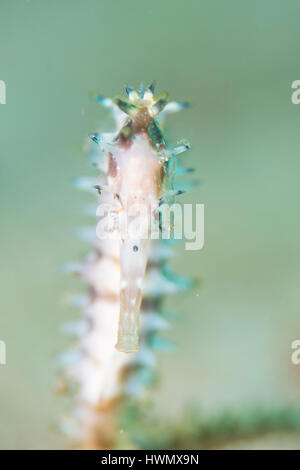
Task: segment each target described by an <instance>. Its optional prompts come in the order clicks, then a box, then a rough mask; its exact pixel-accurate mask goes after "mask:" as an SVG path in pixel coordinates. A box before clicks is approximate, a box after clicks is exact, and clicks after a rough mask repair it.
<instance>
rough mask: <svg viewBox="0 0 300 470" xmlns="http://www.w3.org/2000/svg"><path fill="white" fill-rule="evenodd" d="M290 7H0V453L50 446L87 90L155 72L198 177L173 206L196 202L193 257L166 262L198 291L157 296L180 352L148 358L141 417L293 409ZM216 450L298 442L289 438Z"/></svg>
mask: <svg viewBox="0 0 300 470" xmlns="http://www.w3.org/2000/svg"><path fill="white" fill-rule="evenodd" d="M299 15H300V2H299V1H297V0H288V1H286V2H281V1H279V0H263V1H262V0H252V1H251V2H249V1H248V2H246V1H243V2H241V1H239V0H227V1H226V2H222V1H221V0H218V1H216V0H200V1H199V0H186V1H185V2H182V1H178V0H165V1H164V2H162V1H159V0H152V1H150V2H141V1H135V0H128V1H126V2H123V1H118V0H115V1H114V2H112V1H110V0H84V1H83V0H77V1H76V2H73V1H71V0H59V1H58V0H52V1H51V2H50V1H46V0H42V1H41V0H39V1H38V0H27V1H26V0H12V1H11V0H1V15H0V79H1V80H4V81H5V82H6V87H7V98H6V99H7V104H6V105H0V145H1V163H0V164H1V171H0V207H1V232H0V236H1V272H0V276H1V298H0V302H1V317H0V339H1V340H4V341H5V342H6V347H7V365H6V366H0V448H2V449H14V448H18V449H21V448H22V449H41V448H42V449H51V448H63V447H64V446H65V443H64V440H63V439H62V437H61V435H60V433H59V431H58V429H57V421H58V418H59V416H60V414H61V412H62V409H63V405H62V403H61V401H60V399H59V398H57V397H56V396H55V394H54V392H53V389H54V384H55V370H56V367H57V364H56V360H57V359H56V358H57V355H58V354H59V353H61V352H62V351H63V350H65V349H66V348H67V347H68V345H69V344H70V341H69V340H68V338H65V337H64V336H63V335H62V334H61V333H60V332H59V328H60V325H61V324H62V323H64V322H65V321H68V320H70V319H74V318H76V317H77V312H76V311H74V310H73V309H71V308H70V307H68V306H67V305H66V304H65V298H66V295H67V294H68V293H70V292H76V289H77V288H78V287H79V286H80V282H79V281H77V280H74V279H72V278H71V279H69V278H68V277H64V276H63V275H61V273H60V271H59V266H60V265H61V264H62V263H64V262H67V261H70V260H74V261H78V260H79V261H80V260H81V259H82V258H83V256H84V255H85V253H86V251H87V246H86V245H85V244H84V243H82V242H80V241H78V240H76V238H75V237H74V236H73V230H74V228H76V227H78V226H80V225H85V224H86V220H85V218H84V217H83V216H82V215H81V214H80V208H81V206H82V205H83V204H84V203H86V202H87V199H86V196H85V194H84V193H83V194H82V193H80V192H78V191H76V190H74V189H73V188H72V187H71V186H70V184H69V183H70V181H71V180H72V178H73V177H77V176H81V175H91V174H93V172H92V171H91V170H90V169H89V166H88V163H87V160H86V156H85V154H84V153H83V151H82V144H83V142H84V140H85V138H86V136H87V134H88V133H89V132H93V131H94V130H95V129H96V128H97V124H98V123H99V122H101V120H103V119H107V113H106V112H105V110H103V109H102V108H100V107H99V105H97V104H96V103H94V102H93V101H92V100H91V99H90V97H89V92H90V91H92V90H97V91H99V92H100V93H103V94H104V95H108V96H114V95H115V94H117V93H119V91H120V90H121V88H122V87H123V85H124V84H129V85H131V86H137V85H138V84H139V82H140V81H144V82H145V83H146V84H147V83H148V82H149V83H150V82H151V81H152V80H153V79H156V80H157V87H158V90H160V91H162V90H164V89H167V90H168V91H169V94H170V98H171V99H172V100H173V99H175V100H179V101H182V100H188V101H189V102H190V103H191V104H192V107H191V108H190V109H189V110H187V111H184V112H182V113H180V114H177V115H174V116H171V117H170V118H169V121H168V129H167V136H168V139H169V141H170V142H174V143H175V142H176V141H177V140H178V139H180V138H182V137H185V138H187V139H188V140H189V141H190V142H191V143H192V151H191V152H190V153H189V155H188V156H187V157H186V162H187V163H188V166H195V167H196V169H197V176H198V177H199V178H200V179H201V185H200V186H199V188H197V190H196V191H194V192H191V193H188V194H186V195H184V197H183V199H182V201H183V202H199V203H204V204H205V246H204V248H203V250H201V251H199V252H191V251H190V252H188V251H184V250H183V249H179V251H178V257H177V258H176V260H175V261H174V263H173V266H174V268H175V269H176V270H177V271H178V272H179V273H182V274H186V275H191V276H197V277H198V278H200V279H201V283H200V284H199V286H198V287H197V288H196V289H195V290H194V291H192V292H189V293H187V294H186V295H183V296H180V297H177V298H175V297H174V298H172V299H168V301H167V305H168V307H169V308H170V309H172V308H173V309H176V310H177V311H178V312H179V313H180V316H179V320H178V321H177V322H176V323H175V324H174V325H173V326H172V329H171V330H170V331H169V332H168V337H169V338H170V339H172V340H174V341H176V343H177V345H178V349H177V352H176V353H175V354H169V355H168V354H161V355H160V357H159V369H160V375H161V380H160V384H159V387H157V388H156V390H155V391H154V392H153V400H154V412H155V414H156V415H157V416H159V417H160V418H162V419H173V418H175V419H177V417H178V416H181V415H184V414H185V410H188V409H190V407H192V406H193V407H196V408H197V409H198V410H199V414H200V415H201V416H202V417H203V419H205V420H208V421H209V420H210V419H211V417H212V416H214V417H215V416H217V415H218V413H220V414H222V413H224V412H226V413H237V414H239V413H244V412H245V410H249V409H260V410H262V412H263V413H264V412H265V411H266V410H269V409H270V408H273V407H274V408H275V409H281V408H285V407H288V408H291V409H292V410H293V409H295V410H296V409H297V408H298V406H300V366H298V367H297V366H296V365H292V363H291V358H290V356H291V352H292V350H291V343H292V341H293V340H295V339H299V338H300V289H299V287H300V266H299V261H300V219H299V209H298V199H299V172H300V158H299V148H300V133H299V124H300V105H299V106H297V105H293V104H292V103H291V93H292V89H291V83H292V82H293V81H294V80H297V79H300V62H299ZM292 414H293V413H292ZM293 416H296V414H295V415H293ZM296 424H297V423H296ZM298 424H299V425H300V422H298ZM296 427H297V425H296ZM224 445H226V446H227V447H229V448H247V447H250V448H265V447H267V448H300V435H299V434H298V433H297V432H296V431H293V432H291V431H288V432H287V431H280V430H279V431H276V432H274V433H267V434H265V433H264V434H262V435H258V436H257V435H254V436H253V435H251V436H249V438H244V439H242V440H241V439H239V436H237V439H235V440H234V442H229V443H226V444H224Z"/></svg>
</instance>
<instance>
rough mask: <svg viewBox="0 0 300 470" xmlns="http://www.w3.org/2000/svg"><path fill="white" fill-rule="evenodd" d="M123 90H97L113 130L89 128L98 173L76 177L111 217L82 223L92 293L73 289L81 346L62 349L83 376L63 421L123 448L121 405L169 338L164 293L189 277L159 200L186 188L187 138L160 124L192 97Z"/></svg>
mask: <svg viewBox="0 0 300 470" xmlns="http://www.w3.org/2000/svg"><path fill="white" fill-rule="evenodd" d="M125 90H126V94H127V97H126V98H124V97H121V96H118V97H116V98H115V99H110V98H105V97H103V96H100V95H95V98H96V101H97V102H98V103H100V104H101V105H102V106H104V107H105V108H107V109H109V111H110V112H111V114H112V116H113V118H114V121H115V125H116V129H115V131H114V132H112V133H93V134H90V136H89V137H90V139H91V140H92V142H93V143H92V144H91V147H90V148H89V154H90V155H91V158H92V160H93V162H94V164H95V165H96V166H97V168H98V171H99V177H98V180H97V181H95V180H87V179H78V180H77V181H76V185H77V186H78V187H80V188H82V189H88V190H93V191H95V190H97V191H95V194H98V209H97V214H98V215H102V216H103V215H104V213H103V208H104V207H106V208H107V207H108V208H109V209H110V211H109V214H108V215H107V216H106V220H105V224H103V221H104V219H105V217H104V218H102V219H101V221H100V222H99V223H98V226H97V230H95V229H93V232H92V233H91V232H88V236H87V232H86V231H83V232H82V233H83V235H84V236H85V237H87V238H88V239H89V240H90V241H91V242H92V246H93V249H92V252H91V253H90V254H89V255H88V256H87V258H86V260H85V261H84V262H83V263H82V264H80V265H77V264H76V265H74V264H72V265H71V266H69V267H68V271H71V272H76V273H78V274H79V275H80V276H81V278H82V279H83V281H84V283H85V284H86V286H87V290H88V296H87V298H85V299H83V300H82V298H81V297H80V298H78V297H76V298H75V301H76V303H79V304H80V306H82V307H83V319H82V320H81V321H79V322H77V323H75V324H71V325H66V326H65V327H64V331H67V332H69V333H72V334H76V335H77V336H78V342H77V345H76V347H75V348H74V350H73V351H71V353H69V354H67V355H64V356H63V358H62V359H63V362H64V364H65V368H66V370H65V376H66V377H67V378H69V379H72V380H74V379H75V382H76V383H77V388H76V392H75V407H74V412H73V413H72V415H73V420H72V423H73V424H72V426H71V427H70V426H67V425H66V423H69V425H70V421H65V428H66V429H68V430H70V429H71V431H72V435H73V439H74V440H77V442H78V443H79V445H80V446H81V447H83V448H97V449H112V448H115V447H116V445H117V440H118V439H117V438H118V435H119V434H118V429H119V420H118V414H119V413H120V405H121V404H122V403H123V402H124V400H126V397H128V396H134V397H137V396H140V395H141V394H142V393H143V390H144V388H145V387H146V386H148V385H149V384H150V383H151V382H152V380H153V377H154V376H155V364H156V358H155V355H154V351H155V350H156V349H160V348H163V349H165V348H167V347H169V346H170V344H169V343H168V341H167V340H165V339H164V338H163V337H161V336H160V331H162V330H165V329H167V328H168V325H169V323H168V313H167V312H164V309H163V299H164V297H165V295H167V294H174V293H178V292H182V291H184V290H186V289H187V288H189V287H190V286H191V284H192V281H190V280H189V279H185V278H181V277H177V276H175V275H174V274H171V272H170V270H169V268H168V267H167V260H168V259H169V258H170V256H171V255H172V252H173V251H172V247H170V246H169V244H168V240H162V239H161V238H160V236H159V234H160V233H161V230H162V226H161V223H162V219H161V212H160V207H161V206H162V203H166V202H167V203H170V202H172V201H173V200H174V197H175V196H176V195H177V194H181V193H182V192H183V191H182V190H180V189H177V184H176V180H175V176H177V175H180V176H181V175H184V174H188V173H190V172H191V170H190V169H186V168H184V166H183V165H182V164H181V163H180V162H179V160H178V158H177V157H178V156H179V155H180V154H182V153H183V152H185V151H186V150H188V149H189V148H190V145H189V143H188V142H186V141H181V142H179V143H178V144H177V145H175V146H170V145H168V144H167V143H166V140H165V137H164V136H163V133H162V130H161V128H162V126H163V123H164V120H165V118H166V116H167V115H168V114H170V113H174V112H177V111H180V110H182V109H184V108H186V107H187V106H188V105H187V103H179V102H173V101H171V102H170V101H168V94H167V93H166V92H164V93H162V94H160V95H159V96H155V95H154V84H151V85H150V86H148V87H146V88H145V87H144V86H143V85H142V84H141V85H140V87H139V89H138V91H136V90H134V89H133V88H131V87H129V86H126V87H125ZM132 216H133V219H134V223H133V224H131V227H130V228H131V231H130V233H129V231H128V219H130V217H132ZM125 225H126V227H127V230H126V231H125V230H123V229H124V226H125ZM153 227H154V228H153ZM132 228H134V230H132ZM171 232H172V229H170V231H169V234H171ZM96 233H97V236H96ZM157 234H158V236H157ZM169 236H170V237H171V235H169ZM153 238H154V239H153ZM140 324H141V327H140ZM74 423H75V424H74Z"/></svg>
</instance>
